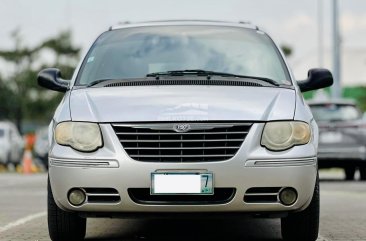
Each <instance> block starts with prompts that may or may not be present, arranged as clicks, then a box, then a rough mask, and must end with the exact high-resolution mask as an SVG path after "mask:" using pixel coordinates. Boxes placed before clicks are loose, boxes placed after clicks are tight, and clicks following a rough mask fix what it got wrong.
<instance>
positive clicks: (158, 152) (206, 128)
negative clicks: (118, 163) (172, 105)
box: [112, 122, 252, 162]
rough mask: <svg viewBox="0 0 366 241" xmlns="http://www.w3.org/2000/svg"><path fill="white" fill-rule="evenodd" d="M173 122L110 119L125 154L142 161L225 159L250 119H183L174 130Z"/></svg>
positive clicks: (236, 146)
mask: <svg viewBox="0 0 366 241" xmlns="http://www.w3.org/2000/svg"><path fill="white" fill-rule="evenodd" d="M176 124H179V122H173V123H166V122H163V123H136V124H131V123H112V128H113V129H114V131H115V133H116V135H117V137H118V139H119V140H120V142H121V144H122V146H123V148H124V150H125V151H126V152H127V154H128V155H129V156H130V157H131V158H133V159H134V160H136V161H145V162H210V161H225V160H228V159H230V158H232V157H234V156H235V154H236V153H237V151H238V150H239V148H240V146H241V145H242V143H243V141H244V140H245V138H246V136H247V134H248V132H249V130H250V128H251V125H252V124H251V123H240V122H227V123H226V122H225V123H218V122H186V123H181V124H188V125H189V127H190V129H189V130H188V131H186V132H177V131H175V130H174V126H175V125H176Z"/></svg>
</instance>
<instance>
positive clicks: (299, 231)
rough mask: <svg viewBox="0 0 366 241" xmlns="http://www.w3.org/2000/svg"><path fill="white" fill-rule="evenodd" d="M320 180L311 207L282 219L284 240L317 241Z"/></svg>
mask: <svg viewBox="0 0 366 241" xmlns="http://www.w3.org/2000/svg"><path fill="white" fill-rule="evenodd" d="M319 199H320V198H319V179H318V178H317V179H316V183H315V188H314V194H313V198H312V199H311V202H310V204H309V206H308V207H307V208H306V209H305V210H303V211H301V212H297V213H290V214H289V215H288V216H287V217H285V218H282V219H281V233H282V238H283V240H288V241H294V240H297V241H315V240H316V239H317V238H318V232H319Z"/></svg>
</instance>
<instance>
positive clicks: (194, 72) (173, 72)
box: [146, 69, 280, 86]
mask: <svg viewBox="0 0 366 241" xmlns="http://www.w3.org/2000/svg"><path fill="white" fill-rule="evenodd" d="M164 75H168V76H184V75H198V76H211V75H216V76H222V77H235V78H245V79H256V80H261V81H264V82H266V83H269V84H272V85H275V86H279V85H280V84H279V83H277V82H276V81H274V80H272V79H270V78H265V77H257V76H249V75H238V74H231V73H225V72H216V71H209V70H202V69H186V70H171V71H165V72H154V73H149V74H147V75H146V77H159V76H164Z"/></svg>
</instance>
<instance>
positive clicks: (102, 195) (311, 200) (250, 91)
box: [38, 21, 333, 241]
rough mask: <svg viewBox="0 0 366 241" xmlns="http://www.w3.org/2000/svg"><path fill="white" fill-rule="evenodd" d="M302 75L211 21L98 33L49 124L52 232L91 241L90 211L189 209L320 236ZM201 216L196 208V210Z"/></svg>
mask: <svg viewBox="0 0 366 241" xmlns="http://www.w3.org/2000/svg"><path fill="white" fill-rule="evenodd" d="M332 82H333V79H332V75H331V73H330V72H329V71H328V70H325V69H311V70H310V71H309V74H308V77H307V78H306V79H305V80H302V81H295V80H294V77H293V75H292V73H291V71H290V69H289V67H288V65H287V64H286V61H285V59H284V57H283V55H282V53H281V51H280V49H279V48H278V47H277V46H276V45H275V44H274V42H273V41H272V40H271V38H270V37H269V36H268V35H267V34H266V33H265V32H263V31H262V30H260V29H259V28H258V27H256V26H252V25H250V24H247V23H227V22H213V21H162V22H146V23H138V24H131V23H126V24H120V25H118V26H113V27H111V28H110V29H109V30H108V31H106V32H104V33H102V34H101V35H100V36H99V37H98V38H97V40H96V41H95V42H94V44H93V45H92V46H91V48H90V50H89V51H88V53H87V54H86V56H85V57H84V58H83V60H82V61H81V63H80V65H79V66H78V67H77V69H76V70H75V73H74V75H73V77H72V79H71V80H64V79H62V77H61V73H60V71H59V70H58V69H53V68H50V69H45V70H43V71H41V72H40V73H39V75H38V83H39V85H41V86H43V87H46V88H48V89H51V90H55V91H60V92H64V93H65V95H64V98H63V100H62V101H61V103H60V105H59V106H58V108H57V110H56V112H55V115H54V117H53V120H52V122H51V123H50V126H49V140H50V150H49V185H48V225H49V233H50V237H51V239H52V240H54V241H56V240H65V241H66V240H83V239H84V236H85V232H86V228H85V227H86V220H87V218H88V217H122V218H128V217H132V216H133V217H136V216H137V217H141V218H145V217H149V216H157V217H159V215H164V216H166V215H172V216H173V215H174V216H178V217H179V215H180V214H183V215H184V214H185V215H187V214H188V215H191V216H192V218H193V217H194V216H196V215H197V214H199V216H200V217H204V215H205V214H207V215H209V214H217V215H222V216H224V217H225V216H227V217H230V215H234V214H235V215H238V214H243V215H248V214H249V215H253V216H258V215H260V216H263V217H275V218H281V229H282V236H283V238H284V239H285V240H309V241H310V240H316V239H317V236H318V226H319V184H318V169H317V147H318V127H317V124H316V122H315V121H314V119H313V116H312V114H311V112H310V109H309V107H308V106H307V105H306V104H305V103H304V99H303V97H302V94H301V92H305V91H309V90H314V89H319V88H323V87H327V86H330V85H331V84H332ZM195 214H196V215H195Z"/></svg>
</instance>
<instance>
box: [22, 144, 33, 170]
mask: <svg viewBox="0 0 366 241" xmlns="http://www.w3.org/2000/svg"><path fill="white" fill-rule="evenodd" d="M22 166H23V173H25V174H30V173H32V152H31V151H30V150H29V149H28V148H27V149H26V150H25V151H24V155H23V163H22Z"/></svg>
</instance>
